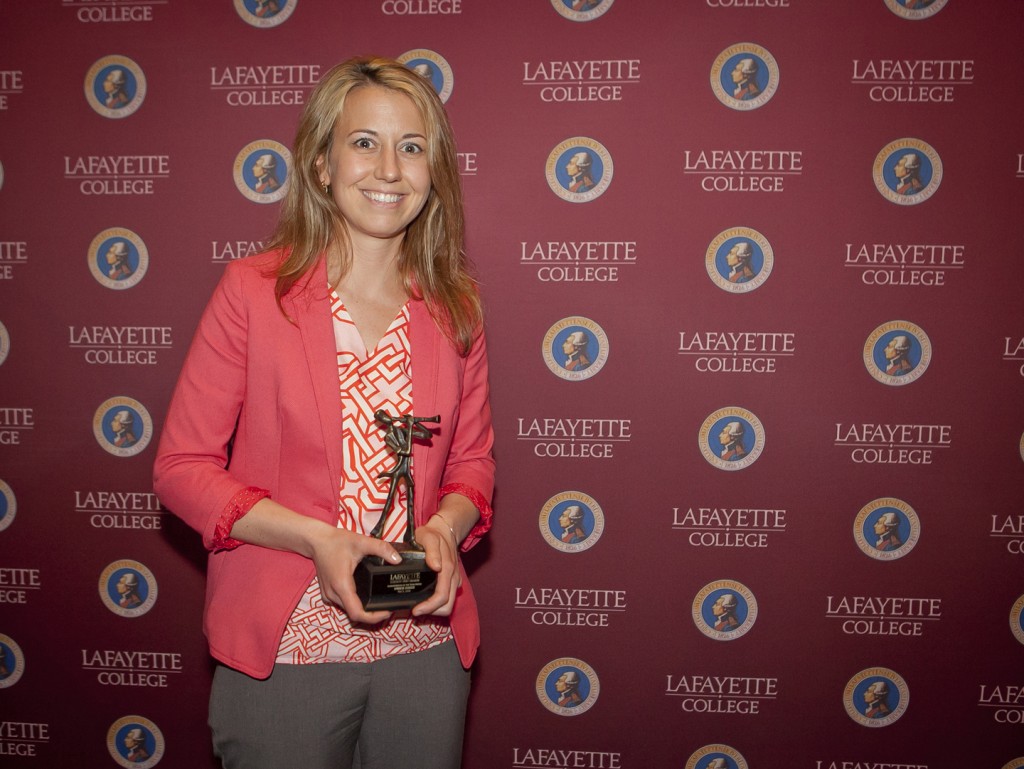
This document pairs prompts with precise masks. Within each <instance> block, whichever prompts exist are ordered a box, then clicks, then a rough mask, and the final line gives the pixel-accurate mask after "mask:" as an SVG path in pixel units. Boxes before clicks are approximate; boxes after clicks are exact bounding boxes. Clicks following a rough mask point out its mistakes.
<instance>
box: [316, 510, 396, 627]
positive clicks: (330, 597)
mask: <svg viewBox="0 0 1024 769" xmlns="http://www.w3.org/2000/svg"><path fill="white" fill-rule="evenodd" d="M371 555H375V556H378V557H380V558H383V559H384V560H386V561H388V562H389V563H395V564H397V563H401V561H402V558H401V556H400V555H399V554H398V552H397V551H396V550H395V549H394V548H393V547H392V546H391V545H390V544H388V543H387V542H384V541H383V540H380V539H377V538H375V537H367V536H365V535H363V534H356V533H355V532H352V531H349V530H348V529H343V528H339V527H334V528H333V529H330V530H329V531H323V532H321V533H319V534H318V536H317V537H316V539H315V540H314V541H313V550H312V554H311V556H310V557H311V559H312V560H313V564H314V566H315V567H316V578H317V580H318V581H319V582H320V593H321V595H322V596H323V599H324V602H325V603H328V604H331V605H332V606H337V607H339V608H340V609H342V610H343V611H344V612H345V613H346V614H347V615H348V618H349V619H350V620H352V622H361V623H365V624H369V625H375V624H377V623H378V622H383V621H384V620H386V619H387V618H388V617H390V616H391V612H389V611H369V612H368V611H366V609H364V608H363V604H362V602H361V601H360V600H359V596H357V595H356V586H355V581H354V580H353V579H352V574H353V572H354V571H355V568H356V566H357V565H358V564H359V562H360V561H361V560H363V558H365V557H366V556H371Z"/></svg>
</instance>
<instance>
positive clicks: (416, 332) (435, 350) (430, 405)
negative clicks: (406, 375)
mask: <svg viewBox="0 0 1024 769" xmlns="http://www.w3.org/2000/svg"><path fill="white" fill-rule="evenodd" d="M409 345H410V346H411V347H412V403H413V411H414V413H415V415H416V416H418V417H428V416H433V415H434V414H438V413H440V411H439V409H438V407H437V375H438V355H439V354H440V347H439V346H438V331H437V328H436V326H435V325H434V319H433V318H432V317H430V311H429V310H427V305H426V302H423V301H421V300H416V299H413V300H412V301H410V302H409ZM432 427H434V426H432ZM434 429H436V427H434ZM441 429H442V430H450V429H451V425H444V424H443V425H441ZM430 449H431V444H430V443H427V442H424V441H417V442H416V443H415V444H414V445H413V449H412V464H413V478H414V479H416V480H417V486H419V483H418V481H419V479H421V478H423V479H424V480H425V475H424V473H425V472H426V469H427V467H428V466H429V465H428V464H427V456H428V455H429V453H430ZM416 468H421V469H420V470H419V474H417V470H416ZM417 490H418V491H419V493H418V494H417V495H416V508H417V509H416V511H415V512H416V513H417V516H416V519H417V523H418V524H422V523H423V520H422V510H423V504H424V502H425V501H426V500H425V499H424V496H423V495H424V494H436V493H437V490H436V489H431V488H430V487H429V485H426V484H424V485H423V486H419V488H418V489H417ZM430 506H431V507H433V504H431V505H430Z"/></svg>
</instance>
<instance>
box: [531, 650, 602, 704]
mask: <svg viewBox="0 0 1024 769" xmlns="http://www.w3.org/2000/svg"><path fill="white" fill-rule="evenodd" d="M600 692H601V682H600V680H599V679H598V677H597V673H595V672H594V669H593V668H592V667H590V665H588V664H587V663H586V662H583V661H582V660H578V659H576V658H575V657H562V658H560V659H556V660H551V662H549V663H548V664H547V665H545V666H544V667H543V668H542V669H541V671H540V673H538V674H537V698H538V699H539V700H540V702H541V704H542V705H543V706H544V707H546V708H547V709H548V710H550V711H551V712H552V713H555V714H557V715H560V716H578V715H580V713H586V712H587V711H588V710H590V709H591V708H592V707H594V703H595V702H597V695H598V694H600Z"/></svg>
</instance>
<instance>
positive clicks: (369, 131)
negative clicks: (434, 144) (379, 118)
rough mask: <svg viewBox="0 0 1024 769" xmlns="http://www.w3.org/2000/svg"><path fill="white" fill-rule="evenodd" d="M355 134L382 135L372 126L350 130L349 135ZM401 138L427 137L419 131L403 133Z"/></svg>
mask: <svg viewBox="0 0 1024 769" xmlns="http://www.w3.org/2000/svg"><path fill="white" fill-rule="evenodd" d="M354 134H370V135H371V136H380V132H379V131H374V130H373V129H372V128H355V129H353V130H351V131H349V132H348V135H349V136H353V135H354ZM400 138H402V139H426V138H427V137H426V136H424V135H423V134H419V133H407V134H403V135H402V136H401V137H400Z"/></svg>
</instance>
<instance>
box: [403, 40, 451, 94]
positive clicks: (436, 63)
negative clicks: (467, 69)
mask: <svg viewBox="0 0 1024 769" xmlns="http://www.w3.org/2000/svg"><path fill="white" fill-rule="evenodd" d="M398 61H399V62H401V63H402V64H404V65H405V66H407V67H408V68H409V69H411V70H412V71H413V72H415V73H416V74H417V75H419V76H421V77H422V78H423V79H424V80H427V81H429V83H430V84H431V85H432V86H433V87H434V90H435V91H436V92H437V95H438V96H439V97H440V98H441V103H442V104H444V103H447V102H448V99H449V98H451V95H452V90H453V89H454V88H455V75H454V74H453V73H452V68H451V66H449V64H448V61H447V60H446V59H445V58H444V56H442V55H441V54H439V53H435V52H434V51H430V50H427V49H426V48H417V49H416V50H414V51H406V52H405V53H403V54H402V55H401V56H399V57H398Z"/></svg>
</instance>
